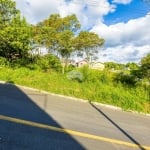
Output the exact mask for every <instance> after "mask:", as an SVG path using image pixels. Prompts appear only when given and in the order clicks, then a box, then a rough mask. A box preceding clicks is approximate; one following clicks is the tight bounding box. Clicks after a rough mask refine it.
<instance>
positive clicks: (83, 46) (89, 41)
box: [74, 31, 104, 62]
mask: <svg viewBox="0 0 150 150" xmlns="http://www.w3.org/2000/svg"><path fill="white" fill-rule="evenodd" d="M103 44H104V39H102V38H100V37H99V36H98V35H97V34H96V33H93V32H88V31H81V32H80V33H79V35H78V36H77V37H76V39H75V40H74V46H75V48H76V49H77V50H79V51H80V52H84V53H85V55H86V58H87V60H88V62H90V61H91V58H92V56H94V54H95V53H97V50H96V48H99V47H100V46H102V45H103Z"/></svg>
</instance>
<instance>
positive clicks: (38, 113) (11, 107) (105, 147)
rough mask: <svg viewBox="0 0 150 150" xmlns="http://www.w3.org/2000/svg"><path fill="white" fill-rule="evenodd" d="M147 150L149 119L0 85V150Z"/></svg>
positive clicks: (149, 149) (148, 149)
mask: <svg viewBox="0 0 150 150" xmlns="http://www.w3.org/2000/svg"><path fill="white" fill-rule="evenodd" d="M84 149H85V150H134V149H140V150H144V149H147V150H150V117H149V116H144V115H139V114H133V113H129V112H122V111H120V110H114V109H110V108H107V107H104V106H99V105H94V104H90V103H88V102H81V101H78V100H72V99H69V98H65V97H60V96H55V95H50V94H47V93H40V92H38V91H33V90H29V89H26V88H19V87H16V86H15V85H10V84H2V83H1V84H0V150H84Z"/></svg>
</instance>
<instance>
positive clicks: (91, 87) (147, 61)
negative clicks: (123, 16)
mask: <svg viewBox="0 0 150 150" xmlns="http://www.w3.org/2000/svg"><path fill="white" fill-rule="evenodd" d="M0 9H1V10H0V80H4V81H7V82H10V83H16V84H20V85H25V86H29V87H33V88H38V89H41V90H46V91H49V92H53V93H57V94H63V95H68V96H73V97H78V98H82V99H87V100H89V101H96V102H100V103H105V104H111V105H115V106H119V107H122V108H123V109H125V110H135V111H139V112H145V113H150V68H149V67H150V54H148V55H147V56H145V57H144V58H142V60H141V64H140V66H138V65H137V64H135V63H128V64H126V65H125V64H117V63H114V62H107V63H105V70H103V71H99V70H91V69H89V65H87V66H84V67H82V68H76V67H75V66H73V65H69V62H70V56H71V54H73V53H76V54H82V55H83V54H84V55H86V59H87V61H88V63H90V61H91V60H93V59H94V57H95V54H96V53H97V48H99V47H101V46H102V45H103V44H104V42H105V41H104V39H103V38H100V37H99V36H98V35H97V34H95V33H92V32H88V31H80V30H79V29H80V23H79V21H78V19H77V17H76V16H75V15H70V16H66V17H64V18H62V17H60V15H58V14H53V15H51V16H49V18H47V19H45V20H43V21H41V22H39V23H38V24H36V25H30V24H28V23H27V22H26V19H25V18H24V17H22V16H21V14H20V12H19V10H17V9H16V6H15V2H14V1H12V0H0ZM42 47H44V48H46V50H47V54H46V55H43V54H41V48H42Z"/></svg>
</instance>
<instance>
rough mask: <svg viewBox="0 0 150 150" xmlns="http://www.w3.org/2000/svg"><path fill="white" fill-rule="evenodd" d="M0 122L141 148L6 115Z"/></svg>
mask: <svg viewBox="0 0 150 150" xmlns="http://www.w3.org/2000/svg"><path fill="white" fill-rule="evenodd" d="M0 120H5V121H9V122H14V123H18V124H23V125H27V126H32V127H38V128H43V129H48V130H52V131H57V132H63V133H66V134H69V135H75V136H80V137H84V138H89V139H94V140H99V141H104V142H109V143H114V144H120V145H125V146H129V147H134V148H139V146H138V145H136V144H133V143H129V142H125V141H121V140H116V139H111V138H105V137H101V136H96V135H92V134H87V133H83V132H78V131H73V130H69V129H63V128H58V127H54V126H50V125H46V124H41V123H36V122H32V121H27V120H22V119H17V118H13V117H8V116H4V115H0ZM141 147H142V148H144V149H145V150H150V146H144V145H141Z"/></svg>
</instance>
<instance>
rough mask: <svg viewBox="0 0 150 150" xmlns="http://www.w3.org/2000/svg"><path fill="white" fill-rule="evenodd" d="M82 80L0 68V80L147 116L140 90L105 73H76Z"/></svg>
mask: <svg viewBox="0 0 150 150" xmlns="http://www.w3.org/2000/svg"><path fill="white" fill-rule="evenodd" d="M77 72H80V73H81V74H82V75H83V76H84V79H82V81H79V80H77V79H72V80H71V79H68V77H67V73H66V74H62V73H58V72H55V71H48V72H43V71H41V70H39V69H32V70H31V69H29V68H25V67H20V68H10V67H1V68H0V80H3V81H7V82H10V83H15V84H20V85H24V86H28V87H33V88H38V89H41V90H46V91H49V92H53V93H57V94H63V95H67V96H73V97H77V98H82V99H86V100H89V101H95V102H100V103H104V104H110V105H114V106H119V107H121V108H122V109H124V110H133V111H138V112H144V113H150V102H149V99H148V91H147V90H146V88H145V87H144V86H141V85H137V86H129V85H128V86H126V85H124V84H122V83H120V82H117V81H115V76H116V75H115V74H114V73H111V72H108V71H97V70H87V68H82V69H80V70H77Z"/></svg>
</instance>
